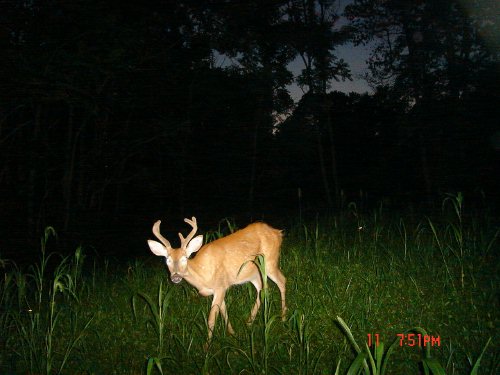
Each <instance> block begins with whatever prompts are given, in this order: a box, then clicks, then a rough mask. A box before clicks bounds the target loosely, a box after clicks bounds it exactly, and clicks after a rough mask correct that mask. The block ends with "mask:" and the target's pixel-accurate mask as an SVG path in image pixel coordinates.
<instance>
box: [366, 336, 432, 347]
mask: <svg viewBox="0 0 500 375" xmlns="http://www.w3.org/2000/svg"><path fill="white" fill-rule="evenodd" d="M367 336H368V346H369V347H371V346H372V345H375V346H378V345H379V343H380V335H379V334H378V333H373V334H372V333H368V334H367ZM396 336H398V338H399V346H417V347H426V346H441V336H431V335H422V334H420V333H398V334H397V335H396Z"/></svg>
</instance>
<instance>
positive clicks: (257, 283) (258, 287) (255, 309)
mask: <svg viewBox="0 0 500 375" xmlns="http://www.w3.org/2000/svg"><path fill="white" fill-rule="evenodd" d="M252 284H253V286H254V287H255V290H256V294H257V298H256V299H255V304H254V305H253V308H252V312H251V313H250V316H249V317H248V319H247V324H249V325H250V324H252V323H253V321H254V320H255V317H256V316H257V312H258V311H259V308H260V291H261V289H262V281H261V279H260V276H259V277H258V278H257V279H255V280H252Z"/></svg>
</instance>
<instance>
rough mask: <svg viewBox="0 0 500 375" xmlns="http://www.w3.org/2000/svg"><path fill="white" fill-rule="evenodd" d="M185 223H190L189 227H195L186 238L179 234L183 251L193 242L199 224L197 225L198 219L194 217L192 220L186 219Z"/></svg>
mask: <svg viewBox="0 0 500 375" xmlns="http://www.w3.org/2000/svg"><path fill="white" fill-rule="evenodd" d="M184 221H185V222H186V223H188V224H189V225H191V226H192V227H193V229H192V230H191V233H189V234H188V236H187V237H186V238H184V237H183V236H182V234H180V233H179V238H180V239H181V248H183V249H185V248H186V247H187V245H188V243H189V241H191V240H192V239H193V237H194V235H195V234H196V231H197V230H198V224H197V223H196V218H195V217H194V216H193V217H192V218H191V220H189V219H188V218H186V219H184Z"/></svg>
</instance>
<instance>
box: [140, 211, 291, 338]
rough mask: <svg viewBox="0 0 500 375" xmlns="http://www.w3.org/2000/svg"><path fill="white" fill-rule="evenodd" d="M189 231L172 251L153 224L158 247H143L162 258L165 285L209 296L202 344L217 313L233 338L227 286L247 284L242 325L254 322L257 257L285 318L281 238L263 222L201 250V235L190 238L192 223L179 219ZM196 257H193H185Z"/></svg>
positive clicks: (258, 287) (153, 244)
mask: <svg viewBox="0 0 500 375" xmlns="http://www.w3.org/2000/svg"><path fill="white" fill-rule="evenodd" d="M184 221H185V222H186V223H188V224H189V225H190V226H191V227H192V230H191V232H190V233H189V235H188V236H187V237H186V238H184V237H183V236H182V234H181V233H179V238H180V240H181V247H180V248H178V249H174V248H172V246H171V245H170V242H168V240H167V239H166V238H164V237H163V236H162V235H161V233H160V223H161V221H160V220H158V221H157V222H156V223H154V225H153V234H154V235H155V236H156V238H157V239H158V240H160V242H157V241H153V240H148V244H149V248H150V249H151V251H152V252H153V253H154V254H155V255H157V256H162V257H165V258H166V263H167V267H168V269H169V271H170V280H172V282H173V283H174V284H178V283H180V282H181V281H182V279H185V280H186V281H187V282H188V283H189V284H191V285H192V286H194V287H195V288H196V289H198V292H199V293H200V294H201V295H202V296H210V295H213V299H212V307H211V308H210V314H209V315H208V341H210V339H211V338H212V334H213V331H214V326H215V321H216V319H217V315H218V314H219V312H220V313H221V314H222V317H223V318H224V322H225V324H226V328H227V332H228V333H230V334H234V330H233V328H232V327H231V323H230V322H229V318H228V314H227V310H226V303H225V301H224V297H225V295H226V291H227V289H229V287H230V286H232V285H238V284H244V283H247V282H251V283H252V284H253V285H254V287H255V289H256V290H257V299H256V300H255V304H254V306H253V308H252V311H251V313H250V316H249V318H248V320H247V322H248V323H249V324H250V323H252V322H253V321H254V319H255V316H256V315H257V312H258V310H259V307H260V291H261V289H262V276H261V274H260V272H259V270H258V268H257V266H256V265H255V264H254V263H253V262H252V261H253V260H254V259H255V257H256V256H257V255H259V254H262V255H264V256H265V261H266V271H267V276H268V277H269V278H270V279H271V280H272V281H274V282H275V283H276V285H278V288H279V290H280V293H281V316H282V319H283V320H284V319H285V315H286V310H287V307H286V301H285V291H286V288H285V283H286V278H285V276H283V274H282V273H281V271H280V269H279V265H278V261H279V255H280V246H281V240H282V234H281V231H280V230H277V229H274V228H272V227H270V226H269V225H267V224H265V223H253V224H250V225H248V226H247V227H246V228H244V229H241V230H239V231H237V232H234V233H233V234H230V235H228V236H226V237H223V238H220V239H218V240H215V241H213V242H210V243H208V244H206V245H204V246H202V245H203V236H202V235H198V236H196V237H195V234H196V231H197V230H198V226H197V223H196V218H195V217H194V216H193V217H192V219H191V220H189V219H184ZM195 252H197V254H196V255H195V256H194V258H192V259H190V258H189V257H190V256H191V254H193V253H195Z"/></svg>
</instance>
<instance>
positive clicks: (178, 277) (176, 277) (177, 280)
mask: <svg viewBox="0 0 500 375" xmlns="http://www.w3.org/2000/svg"><path fill="white" fill-rule="evenodd" d="M170 280H172V282H173V283H174V284H179V283H180V282H181V281H182V276H181V275H179V274H178V273H174V274H173V275H172V276H171V277H170Z"/></svg>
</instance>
